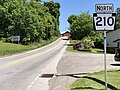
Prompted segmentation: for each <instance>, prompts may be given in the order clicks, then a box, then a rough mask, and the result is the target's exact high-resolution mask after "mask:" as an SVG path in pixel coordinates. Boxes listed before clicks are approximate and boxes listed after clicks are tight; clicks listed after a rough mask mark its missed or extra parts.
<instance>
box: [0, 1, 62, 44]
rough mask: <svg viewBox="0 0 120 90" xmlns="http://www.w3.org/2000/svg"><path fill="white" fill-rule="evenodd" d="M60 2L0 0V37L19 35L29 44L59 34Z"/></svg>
mask: <svg viewBox="0 0 120 90" xmlns="http://www.w3.org/2000/svg"><path fill="white" fill-rule="evenodd" d="M59 8H60V4H59V3H55V2H53V1H50V2H44V3H43V4H42V3H41V1H39V0H0V39H2V38H9V37H11V36H20V39H21V40H20V42H21V44H30V43H33V42H40V41H41V40H48V39H51V38H53V37H56V36H57V37H58V36H60V30H59V16H60V11H59Z"/></svg>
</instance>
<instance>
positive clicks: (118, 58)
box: [114, 48, 120, 61]
mask: <svg viewBox="0 0 120 90" xmlns="http://www.w3.org/2000/svg"><path fill="white" fill-rule="evenodd" d="M114 59H115V61H120V48H118V49H116V52H115V56H114Z"/></svg>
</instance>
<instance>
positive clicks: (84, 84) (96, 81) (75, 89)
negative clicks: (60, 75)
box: [70, 70, 120, 90]
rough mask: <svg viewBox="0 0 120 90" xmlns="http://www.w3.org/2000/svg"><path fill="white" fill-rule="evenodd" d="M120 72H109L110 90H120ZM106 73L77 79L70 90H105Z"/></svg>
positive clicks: (97, 73)
mask: <svg viewBox="0 0 120 90" xmlns="http://www.w3.org/2000/svg"><path fill="white" fill-rule="evenodd" d="M119 79H120V70H114V71H108V90H120V80H119ZM104 81H105V80H104V72H103V71H102V72H96V73H93V74H89V75H87V76H84V77H82V78H79V79H77V80H76V81H75V82H74V83H72V84H71V85H70V90H105V86H104V84H105V82H104Z"/></svg>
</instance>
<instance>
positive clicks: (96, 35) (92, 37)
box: [68, 12, 103, 48]
mask: <svg viewBox="0 0 120 90" xmlns="http://www.w3.org/2000/svg"><path fill="white" fill-rule="evenodd" d="M68 22H69V24H70V26H69V29H70V33H71V35H72V38H73V39H77V40H78V39H79V40H82V41H88V42H89V41H91V44H90V45H91V46H92V45H93V44H92V43H94V45H95V47H99V48H102V47H103V34H102V33H101V32H97V31H94V30H93V22H92V16H91V15H90V14H88V13H86V12H83V13H81V14H80V15H71V16H69V17H68ZM88 47H89V46H88Z"/></svg>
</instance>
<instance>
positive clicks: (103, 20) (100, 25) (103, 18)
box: [93, 4, 116, 90]
mask: <svg viewBox="0 0 120 90" xmlns="http://www.w3.org/2000/svg"><path fill="white" fill-rule="evenodd" d="M95 10H96V12H97V13H94V14H93V25H94V29H95V30H100V31H104V70H105V74H104V75H105V90H107V60H106V31H109V30H115V26H116V13H112V12H113V11H114V7H113V4H96V5H95Z"/></svg>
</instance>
